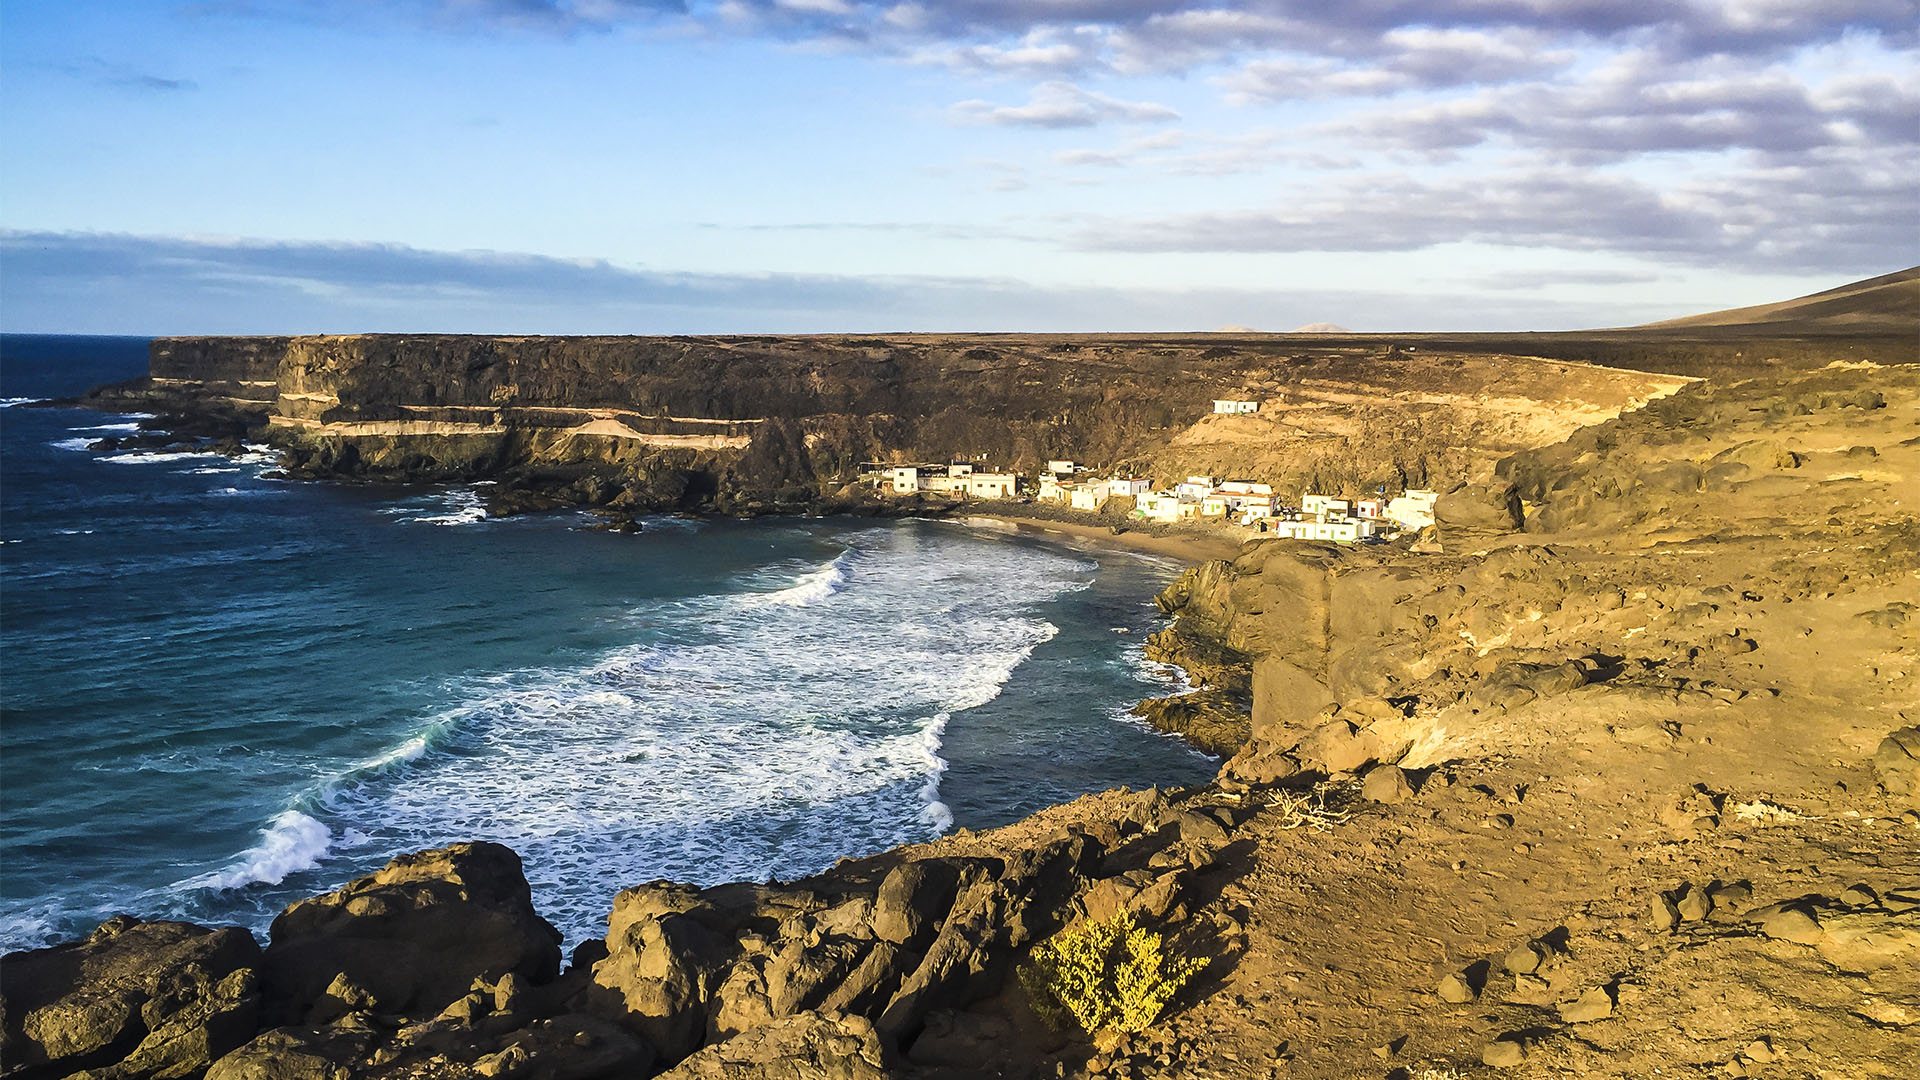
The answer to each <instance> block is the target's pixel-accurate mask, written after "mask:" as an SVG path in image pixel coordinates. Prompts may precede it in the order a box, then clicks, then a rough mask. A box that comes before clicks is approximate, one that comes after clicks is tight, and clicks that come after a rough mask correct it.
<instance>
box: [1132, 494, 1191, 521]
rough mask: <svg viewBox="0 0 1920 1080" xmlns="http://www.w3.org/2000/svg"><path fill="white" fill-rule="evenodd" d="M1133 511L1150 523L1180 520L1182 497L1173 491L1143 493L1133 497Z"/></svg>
mask: <svg viewBox="0 0 1920 1080" xmlns="http://www.w3.org/2000/svg"><path fill="white" fill-rule="evenodd" d="M1133 509H1134V511H1135V512H1137V513H1138V514H1139V515H1140V516H1141V517H1143V518H1146V519H1147V520H1148V521H1166V522H1173V521H1179V520H1180V496H1178V495H1175V494H1174V493H1173V492H1171V491H1143V492H1141V493H1140V494H1138V495H1135V496H1134V497H1133Z"/></svg>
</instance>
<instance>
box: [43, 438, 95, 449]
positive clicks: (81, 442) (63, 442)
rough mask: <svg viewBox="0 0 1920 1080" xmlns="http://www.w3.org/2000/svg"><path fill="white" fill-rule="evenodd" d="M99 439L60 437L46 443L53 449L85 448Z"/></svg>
mask: <svg viewBox="0 0 1920 1080" xmlns="http://www.w3.org/2000/svg"><path fill="white" fill-rule="evenodd" d="M99 441H100V440H99V439H60V440H57V441H55V442H50V443H48V444H47V445H48V446H51V447H53V448H54V449H55V450H85V449H86V448H87V447H89V446H92V445H93V444H94V443H97V442H99Z"/></svg>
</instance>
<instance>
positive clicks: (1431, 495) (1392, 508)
mask: <svg viewBox="0 0 1920 1080" xmlns="http://www.w3.org/2000/svg"><path fill="white" fill-rule="evenodd" d="M1439 498H1440V493H1439V492H1437V491H1423V490H1421V489H1419V488H1409V489H1408V490H1407V493H1406V494H1404V495H1401V496H1400V497H1399V498H1396V499H1392V500H1390V501H1389V502H1388V503H1387V509H1386V513H1385V516H1386V518H1387V520H1388V521H1392V522H1395V523H1397V524H1399V525H1400V526H1402V527H1404V528H1408V529H1424V528H1426V527H1427V526H1429V525H1431V524H1433V504H1434V503H1435V502H1436V501H1438V500H1439Z"/></svg>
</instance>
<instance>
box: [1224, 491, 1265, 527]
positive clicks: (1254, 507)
mask: <svg viewBox="0 0 1920 1080" xmlns="http://www.w3.org/2000/svg"><path fill="white" fill-rule="evenodd" d="M1233 512H1234V514H1235V515H1237V516H1238V517H1239V518H1240V524H1242V525H1251V524H1253V523H1254V522H1256V521H1261V520H1264V519H1266V518H1270V517H1272V516H1273V496H1271V495H1269V496H1267V497H1266V498H1264V499H1249V500H1248V501H1246V502H1243V503H1241V504H1240V506H1239V507H1237V508H1235V509H1234V511H1233Z"/></svg>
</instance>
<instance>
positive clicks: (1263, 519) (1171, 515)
mask: <svg viewBox="0 0 1920 1080" xmlns="http://www.w3.org/2000/svg"><path fill="white" fill-rule="evenodd" d="M865 475H866V477H867V478H868V480H869V481H870V482H871V483H872V484H873V485H874V487H875V488H876V490H878V491H880V492H882V493H883V494H891V495H916V494H922V493H926V494H946V495H950V496H953V497H956V498H968V499H1012V498H1016V497H1018V496H1020V495H1022V494H1031V496H1032V497H1033V498H1034V499H1035V500H1037V501H1039V502H1046V503H1057V504H1060V505H1062V506H1068V507H1071V508H1073V509H1075V510H1084V511H1087V512H1089V513H1093V512H1098V511H1100V510H1102V509H1105V508H1106V506H1107V503H1108V502H1109V501H1111V500H1113V499H1130V500H1132V502H1133V507H1132V509H1131V510H1130V511H1129V516H1131V517H1133V518H1136V519H1139V520H1143V521H1152V522H1162V523H1167V524H1174V523H1177V522H1182V521H1214V522H1222V523H1226V524H1232V525H1239V526H1242V527H1245V528H1250V529H1253V530H1255V531H1256V532H1259V533H1260V534H1262V535H1266V536H1280V537H1289V538H1292V539H1296V540H1331V541H1335V542H1338V543H1348V544H1351V543H1356V542H1358V541H1361V540H1369V539H1372V538H1374V537H1376V536H1384V535H1387V534H1389V533H1394V532H1398V531H1400V530H1403V529H1416V530H1417V529H1423V528H1425V527H1427V526H1429V525H1432V524H1433V505H1434V502H1435V500H1436V499H1438V498H1439V494H1438V493H1437V492H1433V491H1422V490H1418V489H1415V490H1410V491H1408V492H1406V493H1405V494H1403V495H1400V496H1398V497H1396V498H1393V499H1342V498H1336V497H1334V496H1331V495H1318V494H1313V493H1311V492H1309V493H1307V494H1305V495H1302V496H1301V497H1300V504H1299V505H1298V506H1291V505H1287V504H1286V503H1284V502H1283V501H1281V499H1280V498H1279V497H1278V496H1276V495H1275V494H1274V491H1273V486H1272V485H1270V484H1263V483H1259V482H1257V481H1253V480H1227V481H1223V482H1218V483H1216V482H1215V480H1214V478H1213V477H1211V476H1189V477H1187V478H1186V479H1185V480H1183V481H1181V482H1180V483H1178V484H1175V485H1173V487H1171V488H1169V489H1166V490H1154V488H1153V485H1152V484H1151V483H1149V482H1148V481H1147V480H1146V479H1145V478H1143V477H1138V476H1110V477H1099V476H1096V475H1094V474H1093V473H1092V472H1091V471H1090V470H1087V469H1084V468H1082V467H1081V466H1079V465H1078V464H1076V463H1074V462H1072V461H1065V460H1055V461H1049V462H1047V467H1046V468H1045V469H1044V470H1043V471H1042V472H1041V473H1040V477H1039V483H1038V485H1037V487H1029V486H1028V485H1027V482H1026V481H1025V480H1024V479H1023V478H1022V477H1020V476H1018V475H1016V474H1014V473H1010V472H995V471H992V470H989V469H983V468H980V467H977V466H975V465H974V464H971V463H968V462H952V463H949V464H944V465H942V464H928V463H920V464H911V465H900V464H890V463H886V462H869V463H868V465H867V466H866V470H865Z"/></svg>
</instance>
